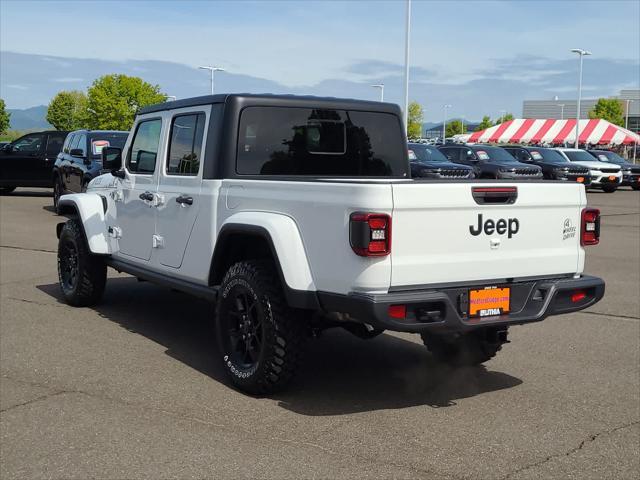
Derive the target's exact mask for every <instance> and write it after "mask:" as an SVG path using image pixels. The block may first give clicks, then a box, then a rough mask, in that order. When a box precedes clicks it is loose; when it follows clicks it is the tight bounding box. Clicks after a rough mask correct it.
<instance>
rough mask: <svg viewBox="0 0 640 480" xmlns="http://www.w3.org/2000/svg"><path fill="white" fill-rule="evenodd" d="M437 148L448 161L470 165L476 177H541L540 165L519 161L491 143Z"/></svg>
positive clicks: (514, 178) (513, 178)
mask: <svg viewBox="0 0 640 480" xmlns="http://www.w3.org/2000/svg"><path fill="white" fill-rule="evenodd" d="M438 148H439V150H440V151H441V152H442V153H443V154H444V156H445V157H447V158H448V159H449V160H450V161H452V162H455V163H461V164H463V165H469V166H471V167H472V168H473V170H474V173H475V175H476V177H478V178H504V179H509V180H519V179H536V178H542V169H541V168H540V167H538V166H536V165H527V164H526V163H520V162H518V161H517V160H516V159H515V158H513V156H511V154H510V153H508V152H507V151H506V150H504V149H502V148H500V147H494V146H493V145H443V146H441V147H438Z"/></svg>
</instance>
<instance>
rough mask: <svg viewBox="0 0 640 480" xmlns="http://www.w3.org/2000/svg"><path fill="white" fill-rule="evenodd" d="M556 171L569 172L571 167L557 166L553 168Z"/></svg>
mask: <svg viewBox="0 0 640 480" xmlns="http://www.w3.org/2000/svg"><path fill="white" fill-rule="evenodd" d="M553 171H554V172H565V173H566V172H568V171H569V169H568V168H567V167H557V168H554V169H553Z"/></svg>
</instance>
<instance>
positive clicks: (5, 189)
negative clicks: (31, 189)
mask: <svg viewBox="0 0 640 480" xmlns="http://www.w3.org/2000/svg"><path fill="white" fill-rule="evenodd" d="M15 189H16V187H0V195H9V194H10V193H11V192H13V191H14V190H15Z"/></svg>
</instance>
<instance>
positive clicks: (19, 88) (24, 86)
mask: <svg viewBox="0 0 640 480" xmlns="http://www.w3.org/2000/svg"><path fill="white" fill-rule="evenodd" d="M5 87H7V88H15V89H16V90H29V87H27V86H26V85H16V84H11V85H5Z"/></svg>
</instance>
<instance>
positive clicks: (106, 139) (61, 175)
mask: <svg viewBox="0 0 640 480" xmlns="http://www.w3.org/2000/svg"><path fill="white" fill-rule="evenodd" d="M127 135H129V132H121V131H118V130H76V131H74V132H71V133H70V134H69V136H67V140H66V141H65V142H64V146H63V147H62V151H61V152H60V153H59V154H58V158H57V159H56V162H55V165H54V167H53V205H54V206H57V205H58V199H59V198H60V196H61V195H64V194H65V193H80V192H84V191H85V190H86V188H87V184H88V183H89V182H90V181H91V180H92V179H94V178H95V177H97V176H98V175H100V173H101V172H102V158H101V153H102V149H103V148H104V147H118V148H123V147H124V144H125V142H126V141H127Z"/></svg>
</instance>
